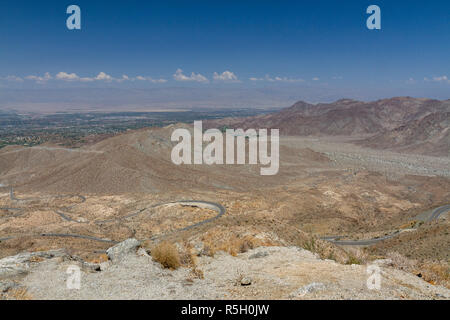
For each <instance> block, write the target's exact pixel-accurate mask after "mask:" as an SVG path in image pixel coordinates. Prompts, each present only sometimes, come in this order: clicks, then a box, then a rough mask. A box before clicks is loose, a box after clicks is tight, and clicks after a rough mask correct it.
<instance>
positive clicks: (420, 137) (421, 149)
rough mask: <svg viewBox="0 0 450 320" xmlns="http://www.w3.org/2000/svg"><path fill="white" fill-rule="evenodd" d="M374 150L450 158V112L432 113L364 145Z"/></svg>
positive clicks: (366, 141)
mask: <svg viewBox="0 0 450 320" xmlns="http://www.w3.org/2000/svg"><path fill="white" fill-rule="evenodd" d="M363 144H364V145H365V146H368V147H372V148H380V149H381V148H383V149H394V150H397V151H407V152H417V153H423V154H430V155H441V156H447V157H448V156H450V112H441V113H432V114H430V115H427V116H426V117H424V118H421V119H419V120H411V121H409V122H407V123H406V124H405V125H402V126H400V127H397V128H395V129H392V130H388V131H386V132H382V133H380V134H377V135H375V136H373V137H371V138H369V139H367V140H365V141H364V143H363Z"/></svg>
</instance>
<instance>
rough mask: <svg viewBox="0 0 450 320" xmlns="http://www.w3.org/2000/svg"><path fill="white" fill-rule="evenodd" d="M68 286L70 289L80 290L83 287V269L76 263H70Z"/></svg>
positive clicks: (67, 271)
mask: <svg viewBox="0 0 450 320" xmlns="http://www.w3.org/2000/svg"><path fill="white" fill-rule="evenodd" d="M66 274H67V275H68V276H67V280H66V287H67V289H69V290H80V288H81V270H80V267H78V266H76V265H70V266H69V267H68V268H67V270H66Z"/></svg>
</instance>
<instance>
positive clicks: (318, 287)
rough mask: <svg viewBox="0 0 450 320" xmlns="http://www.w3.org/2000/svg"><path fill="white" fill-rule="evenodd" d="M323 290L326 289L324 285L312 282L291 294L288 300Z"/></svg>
mask: <svg viewBox="0 0 450 320" xmlns="http://www.w3.org/2000/svg"><path fill="white" fill-rule="evenodd" d="M325 288H326V287H325V285H324V284H323V283H321V282H312V283H310V284H307V285H306V286H303V287H301V288H299V289H297V290H295V291H294V292H292V293H291V294H290V295H289V298H297V297H303V296H304V295H306V294H308V293H312V292H315V291H320V290H324V289H325Z"/></svg>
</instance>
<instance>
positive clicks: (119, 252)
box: [106, 238, 141, 263]
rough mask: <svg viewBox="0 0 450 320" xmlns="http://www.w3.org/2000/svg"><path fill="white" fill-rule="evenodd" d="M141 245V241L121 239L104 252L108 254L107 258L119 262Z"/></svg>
mask: <svg viewBox="0 0 450 320" xmlns="http://www.w3.org/2000/svg"><path fill="white" fill-rule="evenodd" d="M140 245H141V242H140V241H138V240H136V239H134V238H131V239H127V240H125V241H122V242H120V243H118V244H116V245H115V246H113V247H111V248H109V249H108V250H107V251H106V253H107V254H108V258H109V259H110V260H111V261H112V262H113V263H116V262H119V261H120V260H122V259H123V258H124V257H126V256H127V255H129V254H133V253H134V254H135V253H136V250H137V248H138V247H139V246H140Z"/></svg>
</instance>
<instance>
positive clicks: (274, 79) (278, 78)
mask: <svg viewBox="0 0 450 320" xmlns="http://www.w3.org/2000/svg"><path fill="white" fill-rule="evenodd" d="M249 79H250V81H268V82H303V81H305V80H303V79H294V78H287V77H279V76H276V77H273V78H272V77H271V76H269V75H268V74H266V76H265V77H264V78H255V77H252V78H249Z"/></svg>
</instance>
